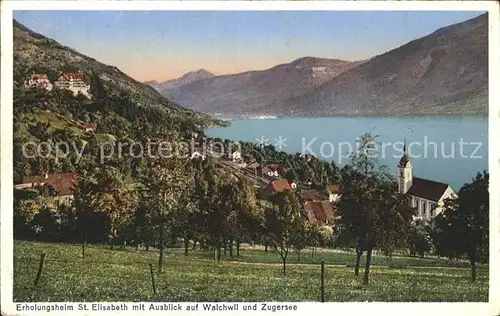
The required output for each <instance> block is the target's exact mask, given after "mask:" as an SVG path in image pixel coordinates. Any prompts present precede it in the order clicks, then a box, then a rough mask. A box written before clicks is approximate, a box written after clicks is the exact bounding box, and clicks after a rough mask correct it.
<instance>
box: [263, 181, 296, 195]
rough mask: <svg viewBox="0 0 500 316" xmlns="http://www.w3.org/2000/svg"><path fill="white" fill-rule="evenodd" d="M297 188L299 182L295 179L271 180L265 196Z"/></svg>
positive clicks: (265, 189)
mask: <svg viewBox="0 0 500 316" xmlns="http://www.w3.org/2000/svg"><path fill="white" fill-rule="evenodd" d="M296 188H297V184H296V183H295V182H293V181H288V180H287V179H276V180H272V181H270V182H269V183H268V184H267V186H266V187H265V188H264V196H265V197H268V196H271V195H273V194H275V193H279V192H283V191H292V190H295V189H296Z"/></svg>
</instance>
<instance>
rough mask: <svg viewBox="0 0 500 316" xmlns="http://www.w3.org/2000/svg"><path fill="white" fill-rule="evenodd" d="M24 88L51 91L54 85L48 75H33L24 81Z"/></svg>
mask: <svg viewBox="0 0 500 316" xmlns="http://www.w3.org/2000/svg"><path fill="white" fill-rule="evenodd" d="M24 87H25V88H27V89H45V90H47V91H50V90H52V83H51V82H50V80H49V78H48V77H47V75H46V74H36V73H33V74H32V75H31V76H29V77H28V79H26V81H24Z"/></svg>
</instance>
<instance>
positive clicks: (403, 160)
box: [398, 153, 410, 168]
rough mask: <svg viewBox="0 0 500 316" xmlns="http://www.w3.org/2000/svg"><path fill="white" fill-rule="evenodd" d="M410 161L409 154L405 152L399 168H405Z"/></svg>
mask: <svg viewBox="0 0 500 316" xmlns="http://www.w3.org/2000/svg"><path fill="white" fill-rule="evenodd" d="M409 161H410V159H409V158H408V155H407V154H406V153H404V155H403V157H401V159H400V160H399V163H398V168H405V167H406V165H407V164H408V162H409Z"/></svg>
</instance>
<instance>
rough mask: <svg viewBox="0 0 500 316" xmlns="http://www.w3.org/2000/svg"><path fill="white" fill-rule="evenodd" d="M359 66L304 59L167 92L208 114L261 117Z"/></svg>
mask: <svg viewBox="0 0 500 316" xmlns="http://www.w3.org/2000/svg"><path fill="white" fill-rule="evenodd" d="M356 65H357V63H352V62H349V61H343V60H338V59H325V58H314V57H304V58H301V59H298V60H295V61H293V62H291V63H288V64H281V65H277V66H275V67H273V68H270V69H267V70H261V71H248V72H244V73H239V74H232V75H222V76H216V77H212V78H207V79H201V80H197V81H195V82H192V83H190V84H186V85H182V86H179V87H177V88H175V89H170V90H167V91H164V92H163V93H164V95H165V96H167V97H168V98H170V99H172V100H174V101H176V102H178V103H180V104H189V106H190V107H191V108H193V109H198V110H200V111H203V112H206V113H217V112H222V113H223V114H258V113H260V112H262V111H263V110H264V108H265V107H266V106H273V105H275V104H281V103H283V102H284V101H286V100H288V99H290V98H292V97H295V96H300V95H302V94H304V93H306V92H308V91H311V90H312V89H313V88H314V87H318V86H320V85H321V84H323V83H324V82H326V81H328V80H329V79H331V78H333V77H335V76H337V75H339V74H341V73H342V72H344V71H347V70H348V69H350V68H351V67H354V66H356Z"/></svg>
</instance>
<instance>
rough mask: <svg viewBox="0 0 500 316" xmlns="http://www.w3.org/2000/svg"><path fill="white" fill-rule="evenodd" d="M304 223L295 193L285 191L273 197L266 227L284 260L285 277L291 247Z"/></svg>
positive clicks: (275, 247)
mask: <svg viewBox="0 0 500 316" xmlns="http://www.w3.org/2000/svg"><path fill="white" fill-rule="evenodd" d="M304 222H305V220H304V218H303V217H302V214H301V213H300V203H299V200H298V198H297V196H296V195H295V194H294V193H293V192H290V191H283V192H280V193H277V194H276V195H275V196H274V197H273V203H272V206H271V207H269V208H268V209H267V214H266V226H267V229H268V232H269V235H270V236H271V242H272V245H273V247H274V249H275V250H276V251H277V252H278V253H279V255H280V257H281V259H282V260H283V275H285V274H286V260H287V257H288V253H289V250H290V247H291V246H292V245H293V241H294V238H295V236H296V235H297V233H298V232H299V231H301V230H302V229H303V225H304Z"/></svg>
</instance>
